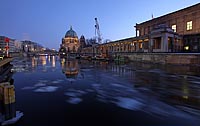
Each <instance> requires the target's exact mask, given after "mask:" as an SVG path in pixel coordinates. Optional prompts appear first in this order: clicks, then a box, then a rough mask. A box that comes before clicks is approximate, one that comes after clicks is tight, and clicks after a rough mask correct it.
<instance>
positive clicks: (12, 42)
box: [0, 36, 15, 53]
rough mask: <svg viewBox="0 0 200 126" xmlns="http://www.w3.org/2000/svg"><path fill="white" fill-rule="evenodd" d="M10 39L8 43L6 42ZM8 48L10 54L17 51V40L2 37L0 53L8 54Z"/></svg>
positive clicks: (0, 37) (0, 39)
mask: <svg viewBox="0 0 200 126" xmlns="http://www.w3.org/2000/svg"><path fill="white" fill-rule="evenodd" d="M6 39H8V42H6ZM6 48H7V49H8V51H9V52H14V51H15V40H14V39H11V38H8V37H6V36H0V53H6Z"/></svg>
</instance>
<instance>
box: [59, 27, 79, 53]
mask: <svg viewBox="0 0 200 126" xmlns="http://www.w3.org/2000/svg"><path fill="white" fill-rule="evenodd" d="M79 47H80V42H79V39H78V36H77V34H76V32H75V31H74V30H73V29H72V27H70V30H69V31H67V32H66V34H65V37H64V38H62V43H61V44H60V50H59V52H60V53H61V54H66V53H77V52H78V49H79Z"/></svg>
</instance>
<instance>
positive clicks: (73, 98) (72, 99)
mask: <svg viewBox="0 0 200 126" xmlns="http://www.w3.org/2000/svg"><path fill="white" fill-rule="evenodd" d="M84 94H87V92H86V91H82V90H76V89H72V88H71V89H68V90H67V92H65V93H64V95H66V96H68V97H69V99H68V100H66V102H68V103H70V104H78V103H80V102H81V101H83V99H81V97H82V96H83V95H84Z"/></svg>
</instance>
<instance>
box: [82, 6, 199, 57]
mask: <svg viewBox="0 0 200 126" xmlns="http://www.w3.org/2000/svg"><path fill="white" fill-rule="evenodd" d="M135 29H136V30H135V31H136V37H131V38H126V39H121V40H117V41H111V42H109V43H104V44H100V45H97V46H95V47H86V48H84V49H83V50H82V52H83V53H85V54H90V55H94V53H95V54H97V55H104V56H108V55H109V54H111V53H118V52H119V53H133V52H145V53H147V52H150V53H152V52H200V3H199V4H196V5H193V6H190V7H187V8H184V9H181V10H179V11H176V12H172V13H169V14H167V15H163V16H161V17H158V18H154V19H152V20H149V21H146V22H143V23H140V24H136V25H135Z"/></svg>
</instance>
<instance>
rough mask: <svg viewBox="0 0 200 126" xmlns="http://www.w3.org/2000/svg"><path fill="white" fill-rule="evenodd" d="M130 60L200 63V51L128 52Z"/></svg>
mask: <svg viewBox="0 0 200 126" xmlns="http://www.w3.org/2000/svg"><path fill="white" fill-rule="evenodd" d="M119 55H121V56H124V57H128V58H129V60H130V61H140V62H150V63H159V64H177V65H200V53H127V54H119Z"/></svg>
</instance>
